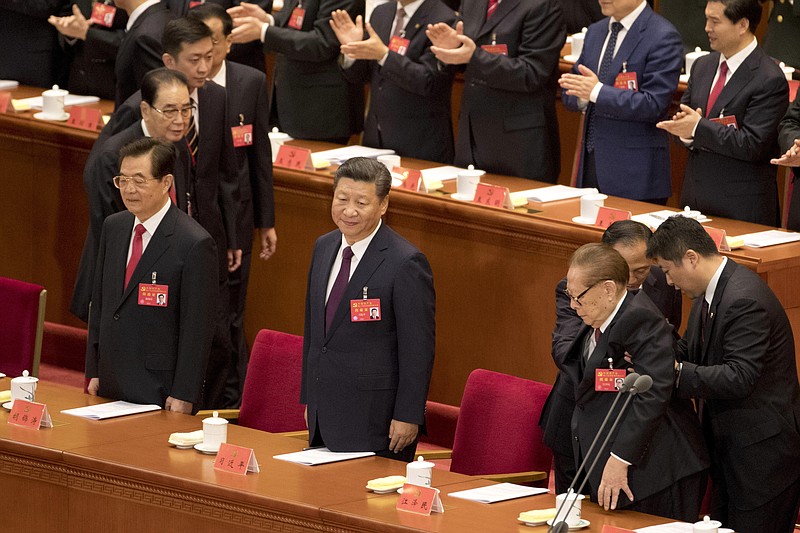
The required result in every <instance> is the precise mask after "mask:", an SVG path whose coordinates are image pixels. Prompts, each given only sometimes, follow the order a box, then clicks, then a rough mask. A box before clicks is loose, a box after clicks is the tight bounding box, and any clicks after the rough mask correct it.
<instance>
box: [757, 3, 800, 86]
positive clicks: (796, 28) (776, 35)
mask: <svg viewBox="0 0 800 533" xmlns="http://www.w3.org/2000/svg"><path fill="white" fill-rule="evenodd" d="M764 51H766V52H767V54H769V55H770V56H771V57H774V58H775V59H778V60H780V61H783V62H784V63H786V64H787V65H789V66H791V67H794V68H796V69H800V0H793V1H787V0H777V1H774V0H773V2H772V11H771V13H770V16H769V23H768V25H767V34H766V41H765V42H764ZM795 79H797V71H795Z"/></svg>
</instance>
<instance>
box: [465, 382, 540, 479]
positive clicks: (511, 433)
mask: <svg viewBox="0 0 800 533" xmlns="http://www.w3.org/2000/svg"><path fill="white" fill-rule="evenodd" d="M550 389H551V386H550V385H545V384H543V383H538V382H536V381H531V380H528V379H523V378H518V377H515V376H509V375H507V374H500V373H498V372H491V371H489V370H483V369H477V370H473V371H472V373H471V374H470V375H469V378H468V379H467V384H466V386H465V387H464V396H463V398H462V400H461V410H460V412H459V415H458V424H457V426H456V434H455V440H454V441H453V457H452V462H451V464H450V470H451V471H453V472H458V473H460V474H467V475H472V476H481V477H484V478H492V479H497V480H503V481H516V482H533V481H536V482H542V483H541V484H542V485H543V486H547V477H548V475H549V473H550V467H551V463H552V460H553V456H552V453H551V452H550V449H549V448H547V446H545V445H544V443H543V442H542V430H541V429H540V428H539V415H540V414H541V412H542V407H544V402H545V400H546V399H547V395H548V394H549V393H550Z"/></svg>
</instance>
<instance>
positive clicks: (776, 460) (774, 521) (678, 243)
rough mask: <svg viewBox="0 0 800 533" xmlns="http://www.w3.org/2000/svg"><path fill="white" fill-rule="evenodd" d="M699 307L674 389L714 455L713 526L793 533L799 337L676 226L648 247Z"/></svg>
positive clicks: (756, 288) (704, 239)
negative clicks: (694, 409)
mask: <svg viewBox="0 0 800 533" xmlns="http://www.w3.org/2000/svg"><path fill="white" fill-rule="evenodd" d="M647 255H648V257H650V258H652V259H655V260H656V261H657V262H658V265H659V266H660V267H661V269H662V270H663V271H664V273H665V274H666V276H667V281H668V282H670V283H672V284H674V285H675V286H677V287H680V289H681V290H682V291H683V293H684V294H686V295H687V296H689V297H690V298H692V299H694V304H693V305H692V311H691V313H690V315H689V323H688V327H687V329H686V335H685V336H684V338H683V340H681V341H680V342H679V343H678V356H679V357H678V360H677V361H676V362H675V363H674V364H675V374H676V387H677V392H678V395H679V396H680V397H682V398H690V397H693V398H695V399H696V402H697V405H698V411H699V414H700V417H701V419H702V422H703V430H704V432H705V434H706V440H707V442H708V445H709V449H710V451H711V459H712V465H711V480H712V487H713V489H714V493H713V499H712V506H711V509H712V510H711V516H712V518H714V519H717V520H720V521H721V522H722V523H723V524H724V525H725V526H726V527H730V528H732V529H735V530H736V531H758V532H759V533H770V532H775V533H787V532H790V531H792V528H793V526H794V523H795V520H796V518H797V509H798V503H800V453H798V450H800V386H799V385H798V381H797V365H796V363H795V347H794V338H793V335H792V328H791V325H790V323H789V320H788V318H787V316H786V312H785V311H784V309H783V307H782V306H781V303H780V301H778V299H777V298H776V297H775V295H774V294H773V293H772V291H771V290H770V288H769V287H768V286H767V285H766V284H765V283H764V281H763V280H762V279H761V278H760V277H759V276H758V275H757V274H755V273H754V272H752V271H750V270H749V269H747V268H745V267H743V266H741V265H738V264H736V263H734V262H733V261H732V260H731V259H729V258H726V257H722V256H720V254H719V252H717V248H716V245H715V244H714V241H713V240H712V239H711V237H709V235H708V233H706V231H705V229H704V228H703V227H702V226H701V225H700V224H698V223H697V222H696V221H694V220H691V219H688V218H685V217H671V218H669V219H667V220H666V221H664V222H663V223H662V224H661V225H660V226H659V227H658V229H657V230H656V232H655V233H654V235H653V238H652V239H651V240H650V243H649V244H648V247H647Z"/></svg>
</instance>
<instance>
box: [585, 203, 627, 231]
mask: <svg viewBox="0 0 800 533" xmlns="http://www.w3.org/2000/svg"><path fill="white" fill-rule="evenodd" d="M630 219H631V212H630V211H625V210H623V209H614V208H613V207H605V206H603V207H601V208H599V209H598V210H597V218H596V219H595V221H594V225H595V226H600V227H601V228H607V227H609V226H610V225H611V224H613V223H614V222H616V221H617V220H630Z"/></svg>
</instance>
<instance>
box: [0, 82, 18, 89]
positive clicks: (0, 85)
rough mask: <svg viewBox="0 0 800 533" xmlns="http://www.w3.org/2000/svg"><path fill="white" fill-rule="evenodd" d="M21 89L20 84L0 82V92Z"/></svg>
mask: <svg viewBox="0 0 800 533" xmlns="http://www.w3.org/2000/svg"><path fill="white" fill-rule="evenodd" d="M17 87H19V82H18V81H14V80H0V91H13V90H14V89H16V88H17Z"/></svg>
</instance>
